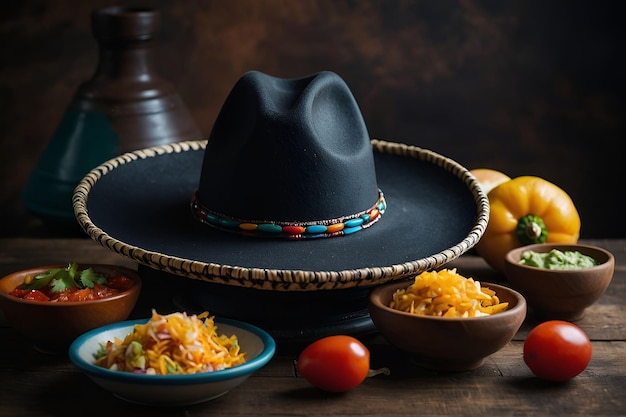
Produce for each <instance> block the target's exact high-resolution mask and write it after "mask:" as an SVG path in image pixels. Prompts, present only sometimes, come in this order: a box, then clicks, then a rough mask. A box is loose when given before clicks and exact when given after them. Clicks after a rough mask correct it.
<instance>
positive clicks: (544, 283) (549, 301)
mask: <svg viewBox="0 0 626 417" xmlns="http://www.w3.org/2000/svg"><path fill="white" fill-rule="evenodd" d="M553 249H558V250H560V251H561V252H566V251H578V252H580V253H581V254H583V255H587V256H590V257H592V258H594V259H595V260H596V261H597V262H598V265H596V266H593V267H591V268H584V269H572V270H552V269H545V268H538V267H534V266H528V265H523V264H520V259H521V256H522V253H523V252H525V251H528V250H530V251H534V252H538V253H546V252H550V251H551V250H553ZM504 262H505V264H504V272H505V275H506V279H507V280H508V282H509V283H510V284H511V286H512V287H513V288H515V289H517V291H519V292H520V293H522V294H523V295H524V297H525V298H526V300H527V302H528V307H529V309H530V311H531V312H532V314H534V315H535V316H537V317H539V318H542V319H560V320H567V321H576V320H580V319H581V318H582V317H583V316H584V313H585V309H586V308H587V307H589V306H591V305H592V304H594V303H595V302H596V301H598V300H599V299H600V297H601V296H602V294H604V292H605V291H606V289H607V287H608V286H609V284H610V283H611V280H612V279H613V271H614V268H615V258H614V256H613V254H612V253H610V252H609V251H607V250H605V249H602V248H599V247H596V246H588V245H582V244H573V245H572V244H569V245H566V244H551V243H540V244H535V245H528V246H522V247H519V248H516V249H513V250H511V251H510V252H509V253H507V255H506V257H505V260H504Z"/></svg>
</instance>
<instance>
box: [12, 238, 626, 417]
mask: <svg viewBox="0 0 626 417" xmlns="http://www.w3.org/2000/svg"><path fill="white" fill-rule="evenodd" d="M584 243H587V244H592V245H599V246H602V247H604V248H606V249H608V250H610V251H611V252H612V253H613V254H614V255H615V258H616V269H615V276H614V278H613V281H612V283H611V285H610V287H609V289H608V290H607V293H606V294H605V295H604V296H603V297H602V299H601V300H600V301H599V302H598V303H597V304H596V305H594V306H592V307H590V308H589V310H588V311H587V314H586V315H585V318H584V319H583V320H581V321H580V322H578V323H577V324H578V325H579V326H580V327H581V328H583V329H584V330H585V331H586V332H587V334H588V335H589V336H590V338H591V339H592V343H593V357H592V360H591V363H590V364H589V366H588V368H587V369H586V370H585V371H584V372H583V373H581V374H580V375H579V376H577V377H576V378H574V379H573V380H571V381H569V382H568V383H565V384H551V383H547V382H542V381H541V380H538V379H537V378H534V377H533V376H532V374H531V372H530V371H529V370H528V368H527V367H526V366H525V365H524V363H523V360H522V347H523V341H524V338H525V335H526V334H527V332H528V330H529V329H530V328H532V326H534V325H535V324H536V322H535V321H533V319H532V317H527V320H526V322H525V323H524V325H523V326H522V329H520V331H519V332H518V335H517V336H516V337H515V339H514V340H513V341H512V342H511V343H509V344H508V345H507V346H505V347H504V348H503V349H501V350H500V351H498V352H496V353H494V354H493V355H491V356H490V357H488V358H487V359H486V360H485V363H484V365H483V366H482V367H480V368H478V369H476V370H474V371H470V372H463V373H437V372H433V371H428V370H424V369H421V368H419V367H417V366H415V365H414V364H413V363H412V362H411V358H410V357H409V356H407V355H406V354H404V353H402V352H400V351H398V350H396V349H395V348H393V347H392V346H389V345H388V344H387V343H386V342H385V340H383V339H382V338H381V337H380V336H379V335H377V334H374V335H371V336H368V337H366V338H364V342H365V343H366V344H367V345H368V347H369V348H370V351H371V358H372V360H371V367H372V368H373V369H376V368H379V367H388V368H389V369H390V370H391V374H390V375H389V376H385V375H378V376H376V377H372V378H368V379H366V380H365V381H364V383H363V384H362V385H360V386H359V387H357V388H356V389H354V390H352V391H350V392H348V393H346V394H342V395H331V394H327V393H323V392H321V391H318V390H316V389H314V388H312V387H311V386H310V385H308V383H307V382H306V381H305V380H304V379H303V378H300V377H298V376H297V374H296V372H295V370H294V360H295V359H296V358H297V355H298V353H299V351H300V350H299V349H300V348H301V347H297V346H283V347H282V348H279V351H278V352H277V355H276V356H275V357H274V358H273V359H272V361H271V362H270V363H269V364H268V365H266V366H265V367H264V368H262V369H261V370H260V371H258V372H257V373H256V374H255V375H253V376H252V377H251V378H249V379H248V380H247V381H245V382H244V383H243V384H242V385H241V386H239V387H238V388H236V389H234V390H232V391H231V392H230V393H228V394H227V395H225V396H224V397H221V398H219V399H217V400H215V401H212V402H209V403H205V404H200V405H196V406H192V407H187V408H161V409H154V408H150V407H140V406H135V405H132V404H129V403H126V402H124V401H121V400H119V399H117V398H115V397H113V396H112V395H110V394H109V393H108V392H106V391H103V390H102V389H100V388H99V387H98V386H97V385H95V384H94V383H92V382H91V381H90V380H89V379H88V378H87V377H86V376H85V375H83V374H82V373H81V372H80V371H79V370H78V369H77V368H75V367H74V366H73V365H72V364H71V363H70V362H69V360H68V358H67V357H66V356H65V355H57V356H55V355H43V354H40V353H38V352H36V351H35V350H34V349H33V348H32V347H31V346H30V344H29V343H28V342H26V341H25V340H24V339H23V338H22V337H20V336H19V335H18V334H17V333H16V332H15V331H14V330H13V329H12V328H11V327H9V326H7V324H6V322H5V321H4V320H3V318H2V317H1V316H0V340H1V341H2V343H0V373H1V375H2V378H0V417H4V416H7V417H9V416H11V417H13V416H18V415H19V416H33V417H40V416H41V417H43V416H66V417H73V416H77V417H78V416H84V415H86V413H87V414H88V415H90V416H93V417H99V416H103V417H104V416H107V417H110V416H111V415H115V416H119V417H126V416H134V417H142V416H146V417H148V416H149V417H182V416H198V417H201V416H256V415H259V416H281V417H284V416H294V417H295V416H308V417H316V416H320V417H321V416H356V415H358V416H365V417H370V416H371V417H374V416H380V415H393V416H414V415H420V416H435V415H437V416H475V415H497V416H525V415H533V416H534V415H537V416H539V415H541V416H561V415H567V416H581V417H582V416H622V415H623V411H624V409H626V397H624V395H623V393H624V390H625V389H626V320H625V319H624V317H626V306H625V305H624V299H626V241H625V240H621V239H597V240H585V241H584ZM68 260H76V261H79V262H96V261H98V262H111V263H116V264H122V265H127V266H131V267H132V265H128V262H127V261H126V260H125V259H124V258H123V257H121V256H120V255H117V254H114V253H112V252H110V251H109V250H107V249H105V248H103V247H101V246H100V245H98V244H97V243H96V242H93V241H91V240H88V239H0V276H3V275H4V274H7V273H9V272H12V271H15V270H17V269H19V268H24V267H28V266H33V265H41V264H45V263H50V262H65V261H68ZM450 266H455V267H457V268H458V269H459V271H460V272H462V273H463V274H467V275H473V276H474V278H478V279H480V277H483V276H489V277H490V279H492V278H493V279H500V280H502V279H503V278H502V277H501V276H499V275H497V274H495V275H494V273H493V271H491V270H490V269H489V267H488V266H487V265H486V263H484V261H482V259H480V258H478V257H476V256H475V255H472V254H465V255H463V256H462V257H461V258H459V259H458V260H455V261H454V265H450ZM146 288H147V291H146V292H144V293H142V297H143V298H144V300H143V301H142V303H140V305H139V307H138V309H137V311H135V312H134V313H133V314H135V315H137V316H141V317H144V314H145V311H146V309H147V308H149V307H151V306H152V307H153V306H158V308H164V309H166V308H174V307H172V306H171V301H172V299H171V294H172V288H170V287H169V286H161V287H160V286H159V285H152V286H147V287H146Z"/></svg>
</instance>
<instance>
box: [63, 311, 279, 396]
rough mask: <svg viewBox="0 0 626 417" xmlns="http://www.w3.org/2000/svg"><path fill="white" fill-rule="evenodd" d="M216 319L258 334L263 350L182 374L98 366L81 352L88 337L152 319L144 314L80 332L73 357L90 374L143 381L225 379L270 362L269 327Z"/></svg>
mask: <svg viewBox="0 0 626 417" xmlns="http://www.w3.org/2000/svg"><path fill="white" fill-rule="evenodd" d="M214 320H215V323H216V324H218V325H219V324H224V325H229V326H232V327H235V328H239V329H243V330H246V331H248V332H250V333H252V334H253V335H255V336H256V337H258V338H259V339H260V340H261V342H262V343H263V350H262V351H261V352H260V353H259V354H258V355H257V356H255V357H254V358H252V359H250V360H248V361H246V362H244V363H242V364H240V365H237V366H233V367H232V368H227V369H221V370H219V371H213V372H202V373H196V374H178V375H146V374H134V373H130V372H121V371H114V370H111V369H107V368H101V367H99V366H96V365H95V364H93V363H91V362H88V361H86V360H85V359H83V358H82V357H81V356H80V354H79V350H80V348H81V346H82V345H84V344H85V343H86V342H87V341H89V340H91V339H93V338H95V337H97V336H98V335H100V334H102V333H104V332H106V331H110V330H118V329H123V328H128V329H129V331H130V330H132V328H133V327H134V326H135V324H145V323H147V322H148V321H149V319H146V318H143V319H135V320H126V321H121V322H117V323H112V324H108V325H105V326H101V327H98V328H96V329H93V330H90V331H88V332H86V333H84V334H82V335H80V336H78V337H77V338H76V339H75V340H74V341H73V342H72V344H71V345H70V347H69V351H68V353H69V359H70V361H71V362H72V363H73V364H74V365H75V366H76V367H78V368H79V369H81V370H82V371H84V372H85V373H87V374H88V375H89V376H92V377H97V378H102V379H107V380H110V381H117V382H122V383H131V384H143V385H192V384H206V383H212V382H221V381H226V380H231V379H235V378H238V377H243V376H247V375H250V374H251V373H253V372H254V371H256V370H258V369H260V368H261V367H263V366H264V365H265V364H267V363H268V362H269V361H270V360H271V359H272V357H273V356H274V353H275V351H276V342H275V341H274V339H273V338H272V337H271V336H270V334H269V333H267V332H266V331H265V330H263V329H261V328H259V327H257V326H254V325H252V324H249V323H245V322H242V321H238V320H232V319H227V318H218V317H216V318H215V319H214Z"/></svg>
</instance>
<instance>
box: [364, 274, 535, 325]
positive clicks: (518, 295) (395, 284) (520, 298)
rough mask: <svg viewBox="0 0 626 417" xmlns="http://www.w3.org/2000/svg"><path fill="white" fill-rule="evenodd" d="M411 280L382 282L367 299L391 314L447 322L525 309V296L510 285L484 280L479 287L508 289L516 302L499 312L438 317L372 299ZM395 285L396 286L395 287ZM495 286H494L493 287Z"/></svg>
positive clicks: (408, 283)
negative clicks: (393, 306) (392, 306)
mask: <svg viewBox="0 0 626 417" xmlns="http://www.w3.org/2000/svg"><path fill="white" fill-rule="evenodd" d="M411 282H412V281H411V280H407V281H403V282H393V283H389V284H384V285H381V286H378V287H376V288H375V289H374V290H373V291H372V292H371V293H370V296H369V301H370V304H371V305H373V306H375V307H376V308H379V309H380V310H383V311H386V312H389V313H393V314H398V315H400V316H403V317H414V318H416V319H418V320H434V321H439V322H443V323H445V322H449V323H453V322H468V321H469V322H473V321H487V320H498V319H499V318H502V317H504V316H514V315H517V314H519V313H521V312H524V314H525V311H526V308H527V307H526V304H527V303H526V298H525V297H524V296H523V295H522V294H521V293H520V292H519V291H517V290H514V289H513V288H511V287H507V286H504V285H501V284H496V283H493V282H484V281H479V282H480V286H481V287H488V288H491V289H493V290H494V291H496V295H497V294H498V289H504V290H505V291H509V292H510V293H511V294H512V295H513V296H514V297H515V299H516V300H517V304H516V305H515V306H514V307H513V308H511V309H507V310H505V311H502V312H500V313H496V314H490V315H488V316H478V317H440V316H428V315H421V314H412V313H407V312H406V311H400V310H396V309H394V308H391V307H389V306H387V305H385V304H383V303H382V302H379V300H378V299H374V295H375V294H377V293H379V292H381V291H384V290H386V289H389V288H394V292H395V291H396V290H398V289H400V288H405V287H407V286H408V285H411ZM396 287H397V288H396ZM494 287H495V288H494ZM378 298H380V297H378Z"/></svg>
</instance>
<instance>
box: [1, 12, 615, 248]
mask: <svg viewBox="0 0 626 417" xmlns="http://www.w3.org/2000/svg"><path fill="white" fill-rule="evenodd" d="M114 4H117V5H130V6H151V7H156V8H158V9H160V10H161V12H162V13H163V17H162V19H163V29H162V31H161V34H160V37H159V38H158V42H159V44H158V45H159V49H158V54H159V55H160V62H159V69H160V71H161V73H162V74H163V75H164V76H165V77H166V78H168V79H169V80H170V81H171V82H172V83H173V84H174V85H175V86H176V88H177V90H178V92H179V94H180V96H181V97H182V98H183V100H184V101H185V103H186V104H187V107H188V108H189V109H190V111H191V113H192V115H193V117H194V119H195V120H196V122H197V123H198V125H199V126H200V128H201V130H202V132H203V134H204V135H205V136H208V134H209V132H210V130H211V127H212V124H213V122H214V119H215V117H216V115H217V112H218V111H219V109H220V107H221V104H222V102H223V100H224V99H225V97H226V95H227V94H228V92H229V91H230V89H231V87H232V86H233V85H234V83H235V82H236V81H237V79H238V78H239V77H240V76H241V74H243V73H244V72H246V71H248V70H251V69H257V70H260V71H263V72H266V73H269V74H271V75H275V76H279V77H297V76H302V75H307V74H310V73H313V72H317V71H320V70H331V71H334V72H337V73H338V74H339V75H341V76H342V77H343V78H344V79H345V80H346V82H347V83H348V85H349V86H350V88H351V89H352V92H353V94H354V95H355V97H356V99H357V101H358V102H359V104H360V106H361V110H362V111H363V115H364V118H365V120H366V122H367V124H368V128H369V131H370V134H371V136H372V137H375V138H380V139H385V140H390V141H398V142H405V143H410V144H414V145H418V146H420V147H423V148H427V149H432V150H434V151H436V152H438V153H441V154H443V155H445V156H448V157H450V158H452V159H454V160H456V161H457V162H459V163H461V164H462V165H464V166H465V167H467V168H468V169H472V168H478V167H490V168H494V169H498V170H501V171H503V172H505V173H507V174H509V175H510V176H512V177H515V176H519V175H537V176H540V177H543V178H545V179H547V180H549V181H551V182H553V183H555V184H557V185H559V186H560V187H561V188H563V189H564V190H565V191H566V192H567V193H569V194H570V196H571V197H572V199H573V200H574V202H575V204H576V206H577V207H578V210H579V212H580V215H581V219H582V225H583V226H582V231H581V237H584V238H591V237H626V221H624V220H623V213H624V209H623V207H622V206H620V204H619V202H620V201H621V200H623V195H624V192H625V191H626V186H625V185H624V174H623V171H624V168H623V166H624V152H623V151H622V149H621V147H622V146H623V142H624V133H625V129H624V116H625V100H624V98H625V96H624V78H623V77H624V74H626V72H625V68H624V51H623V41H624V29H623V27H624V25H623V18H624V13H623V12H624V9H625V7H624V6H623V5H622V4H624V3H623V2H620V1H606V0H604V1H603V0H595V1H592V0H510V1H501V0H482V1H481V0H466V1H447V0H441V1H440V0H429V1H427V0H421V1H392V0H389V1H373V0H363V1H356V0H354V1H342V0H320V1H312V0H265V1H256V0H228V1H209V0H206V1H199V0H177V1H165V0H163V1H144V2H126V1H123V2H119V3H113V2H111V1H96V0H86V1H70V0H58V1H41V0H39V1H37V0H25V1H12V2H3V3H2V8H1V9H0V179H1V183H0V219H1V220H0V236H16V235H21V236H30V235H41V234H45V231H43V230H42V229H41V228H40V227H39V226H40V225H39V223H38V220H37V219H35V218H33V217H31V216H30V215H28V213H26V212H25V210H24V209H23V207H22V203H21V192H22V188H23V187H24V185H25V183H26V180H27V177H28V175H29V173H30V171H31V170H32V168H33V167H34V165H35V163H36V162H37V159H38V157H39V154H40V153H41V152H42V151H43V149H44V148H45V146H46V144H47V142H48V140H49V138H50V137H51V135H52V134H53V132H54V130H55V128H56V126H57V124H58V123H59V121H60V119H61V116H62V114H63V112H64V111H65V109H66V106H67V105H68V104H69V103H70V101H71V99H72V96H73V94H74V92H75V90H76V88H77V87H78V85H79V84H80V83H82V82H83V81H85V80H87V79H89V78H90V77H91V75H92V74H93V71H94V69H95V65H96V59H97V45H96V43H95V40H94V39H93V37H92V35H91V28H90V21H89V14H90V12H91V11H92V10H93V9H95V8H99V7H103V6H110V5H114Z"/></svg>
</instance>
